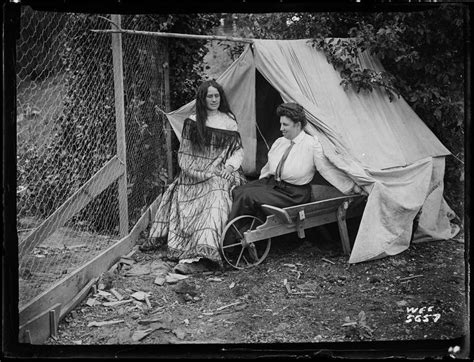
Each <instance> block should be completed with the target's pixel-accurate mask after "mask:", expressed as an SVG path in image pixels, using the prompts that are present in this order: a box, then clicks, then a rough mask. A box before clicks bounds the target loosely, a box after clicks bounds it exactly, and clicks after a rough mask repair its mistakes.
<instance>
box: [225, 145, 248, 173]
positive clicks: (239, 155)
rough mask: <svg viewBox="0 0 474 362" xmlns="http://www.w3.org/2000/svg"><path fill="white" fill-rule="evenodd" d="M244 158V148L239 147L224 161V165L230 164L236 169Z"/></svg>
mask: <svg viewBox="0 0 474 362" xmlns="http://www.w3.org/2000/svg"><path fill="white" fill-rule="evenodd" d="M243 159H244V149H243V148H239V149H238V150H236V151H235V152H234V153H233V154H232V155H231V156H230V157H229V158H228V159H227V161H226V163H225V166H232V167H233V168H234V170H237V169H238V168H239V167H240V166H241V165H242V161H243Z"/></svg>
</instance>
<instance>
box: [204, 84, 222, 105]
mask: <svg viewBox="0 0 474 362" xmlns="http://www.w3.org/2000/svg"><path fill="white" fill-rule="evenodd" d="M220 104H221V95H220V94H219V91H218V90H217V89H216V88H214V87H213V86H210V87H209V88H207V96H206V108H207V110H208V111H217V109H219V105H220Z"/></svg>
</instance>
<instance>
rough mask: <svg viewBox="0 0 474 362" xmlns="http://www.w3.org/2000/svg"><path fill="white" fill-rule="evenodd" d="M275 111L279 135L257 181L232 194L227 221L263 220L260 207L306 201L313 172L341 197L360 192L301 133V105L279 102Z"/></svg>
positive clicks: (318, 146) (316, 144)
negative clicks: (278, 119)
mask: <svg viewBox="0 0 474 362" xmlns="http://www.w3.org/2000/svg"><path fill="white" fill-rule="evenodd" d="M276 112H277V115H278V116H279V117H280V131H281V132H282V134H283V136H282V137H280V138H278V139H277V140H276V141H275V142H274V143H273V145H272V147H271V149H270V151H269V152H268V162H267V163H266V164H265V166H264V167H263V168H262V170H261V171H260V177H259V179H258V180H255V181H251V182H249V183H246V184H245V185H242V186H240V187H237V188H235V189H234V190H233V191H232V197H233V204H232V209H231V212H230V215H229V221H230V220H232V219H234V218H235V217H237V216H240V215H254V216H258V217H260V218H262V219H264V216H263V214H262V211H261V208H260V206H261V205H263V204H269V205H273V206H277V207H282V208H283V207H288V206H293V205H298V204H304V203H307V202H310V201H311V185H310V182H311V180H312V179H313V177H314V175H315V173H316V172H319V173H320V175H321V176H322V177H323V178H324V179H326V180H327V181H328V182H329V184H332V185H333V186H335V187H336V188H337V189H338V190H339V191H341V192H342V193H344V194H351V193H362V192H363V190H362V189H361V188H360V187H359V186H358V185H357V184H356V183H355V182H354V181H353V180H352V179H350V178H349V177H348V176H347V175H346V174H344V173H343V172H342V171H340V170H338V169H337V168H336V167H335V166H333V165H332V164H330V163H329V162H328V161H327V160H326V159H325V157H324V154H323V150H322V146H321V144H320V143H319V140H318V139H317V137H316V136H310V135H309V134H307V133H306V132H304V127H305V126H306V123H307V120H306V116H305V113H304V109H303V107H302V106H301V105H299V104H297V103H283V104H280V105H279V106H278V108H277V111H276Z"/></svg>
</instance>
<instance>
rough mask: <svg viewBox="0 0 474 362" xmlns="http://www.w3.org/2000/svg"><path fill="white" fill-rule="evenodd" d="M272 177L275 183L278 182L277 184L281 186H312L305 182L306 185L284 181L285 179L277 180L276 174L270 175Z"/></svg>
mask: <svg viewBox="0 0 474 362" xmlns="http://www.w3.org/2000/svg"><path fill="white" fill-rule="evenodd" d="M270 178H271V179H273V181H274V182H275V184H277V185H279V186H291V187H301V188H303V187H305V188H306V187H309V186H310V184H309V183H307V184H304V185H295V184H291V183H289V182H286V181H284V180H280V181H277V180H276V179H275V176H273V175H272V176H270Z"/></svg>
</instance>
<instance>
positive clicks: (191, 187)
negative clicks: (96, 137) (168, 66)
mask: <svg viewBox="0 0 474 362" xmlns="http://www.w3.org/2000/svg"><path fill="white" fill-rule="evenodd" d="M242 159H243V148H242V140H241V138H240V134H239V132H238V128H237V122H236V118H235V116H234V114H233V113H232V111H231V110H230V107H229V104H228V103H227V99H226V96H225V94H224V90H223V89H222V86H221V85H220V84H218V83H217V82H216V81H215V80H208V81H205V82H203V83H202V84H201V85H200V86H199V88H198V90H197V94H196V114H195V115H191V116H190V117H189V118H187V119H186V120H185V121H184V125H183V131H182V134H181V144H180V148H179V151H178V163H179V167H180V172H179V174H178V176H177V178H176V179H175V180H174V181H173V183H172V184H171V185H170V186H169V188H168V189H167V190H166V191H165V193H164V194H163V197H162V200H161V203H160V206H159V207H158V210H157V212H156V216H155V219H154V221H153V223H152V226H151V229H150V234H149V238H148V240H147V241H146V243H145V244H144V245H142V246H141V248H140V249H141V250H142V251H149V250H154V249H156V248H158V247H159V246H160V245H161V244H162V243H163V241H164V242H166V243H167V247H168V255H167V257H168V259H171V260H175V261H177V260H180V261H185V262H189V261H194V262H197V263H199V262H200V264H202V263H203V262H204V264H205V263H206V262H207V261H209V260H210V261H212V262H214V263H217V264H218V265H219V266H222V259H221V256H220V252H219V240H220V236H221V234H222V231H223V229H224V227H225V225H226V223H227V217H228V215H229V211H230V208H231V206H232V199H231V191H232V189H233V188H234V187H235V186H239V185H241V184H244V183H245V177H244V175H243V173H242V169H241V167H240V166H241V163H242Z"/></svg>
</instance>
